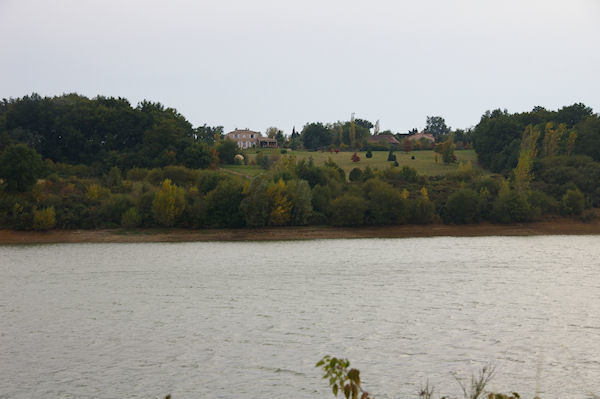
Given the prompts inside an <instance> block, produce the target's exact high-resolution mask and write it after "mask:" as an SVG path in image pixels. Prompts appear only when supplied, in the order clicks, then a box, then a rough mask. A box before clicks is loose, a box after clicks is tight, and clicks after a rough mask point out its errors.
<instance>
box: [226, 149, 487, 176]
mask: <svg viewBox="0 0 600 399" xmlns="http://www.w3.org/2000/svg"><path fill="white" fill-rule="evenodd" d="M263 152H265V153H268V154H271V153H272V154H280V150H279V149H263ZM247 154H248V157H249V160H250V162H249V163H250V164H249V165H225V166H223V169H225V170H226V171H230V172H232V173H234V174H240V175H246V176H256V175H257V174H260V173H262V172H264V170H263V169H261V168H260V167H258V166H256V165H252V163H253V161H254V159H255V158H256V151H249V152H247ZM352 154H353V153H352V152H339V153H337V154H336V153H335V152H334V153H330V152H319V151H305V150H298V151H291V150H288V153H287V154H285V156H294V157H296V161H300V160H302V159H308V158H309V157H312V158H313V161H314V163H315V165H322V164H324V163H325V162H327V160H328V159H329V158H331V159H332V160H333V161H334V162H335V163H337V164H338V165H339V166H340V167H341V168H342V169H344V171H345V172H346V176H347V175H348V174H349V173H350V171H351V170H352V169H353V168H355V167H359V168H361V169H364V168H366V167H367V166H370V167H371V168H372V169H379V170H382V169H386V168H389V167H390V166H391V165H393V162H388V161H387V157H388V152H387V151H373V157H372V158H370V159H369V158H367V157H366V156H365V151H360V152H358V156H359V157H360V161H359V162H352V160H351V159H350V158H351V157H352ZM395 154H396V158H397V160H398V163H399V164H400V167H402V166H405V165H406V166H410V167H412V168H415V169H416V170H417V171H418V172H419V174H422V175H428V176H437V175H445V174H446V173H448V172H451V171H454V170H456V169H457V168H458V162H457V163H455V164H450V165H446V164H444V163H443V162H442V157H441V156H440V155H438V162H437V163H436V162H435V153H434V152H433V151H413V152H411V153H408V154H407V153H404V152H401V151H396V152H395ZM454 154H455V155H456V158H457V159H458V161H459V162H460V161H462V162H467V161H471V163H472V164H473V167H477V154H475V151H474V150H460V151H455V152H454ZM281 156H284V155H281ZM412 156H414V157H415V159H411V157H412Z"/></svg>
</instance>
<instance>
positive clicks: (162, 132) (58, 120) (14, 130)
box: [0, 94, 222, 173]
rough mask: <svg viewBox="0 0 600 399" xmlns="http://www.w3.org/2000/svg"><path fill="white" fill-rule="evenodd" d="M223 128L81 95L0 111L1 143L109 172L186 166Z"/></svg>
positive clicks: (9, 105) (17, 102)
mask: <svg viewBox="0 0 600 399" xmlns="http://www.w3.org/2000/svg"><path fill="white" fill-rule="evenodd" d="M220 133H222V127H217V128H211V127H207V126H206V125H204V126H202V127H199V128H197V129H193V128H192V125H191V124H190V123H189V122H188V121H187V120H186V119H185V118H184V117H183V116H182V115H181V114H179V113H178V112H177V111H176V110H174V109H172V108H167V107H164V106H163V105H162V104H160V103H153V102H150V101H142V102H141V103H140V104H139V105H138V106H137V107H135V108H133V107H132V106H131V104H130V103H129V102H128V101H127V100H126V99H123V98H112V97H110V98H107V97H102V96H98V97H96V98H94V99H88V98H87V97H84V96H80V95H77V94H65V95H62V96H58V97H52V98H50V97H40V96H39V95H37V94H32V95H31V96H25V97H22V98H18V99H11V100H4V101H3V102H2V106H1V107H0V138H2V139H1V140H0V141H2V142H5V144H4V145H8V144H10V143H22V144H26V145H28V146H31V147H32V148H34V149H35V150H36V151H37V152H38V153H40V154H41V156H42V157H43V158H48V159H51V160H52V161H54V162H61V163H67V164H85V165H89V166H93V167H94V168H96V169H98V172H99V173H103V172H106V171H107V170H108V169H110V167H112V166H118V167H119V168H121V169H129V168H132V167H135V166H137V167H157V166H165V165H170V164H181V163H183V155H184V154H183V151H184V149H185V148H187V147H188V146H189V145H191V144H192V143H194V142H204V143H206V144H209V145H212V144H213V143H214V140H215V137H217V138H218V137H219V135H220Z"/></svg>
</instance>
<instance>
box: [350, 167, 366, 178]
mask: <svg viewBox="0 0 600 399" xmlns="http://www.w3.org/2000/svg"><path fill="white" fill-rule="evenodd" d="M362 174H363V173H362V170H361V169H360V168H354V169H352V170H351V171H350V174H349V175H348V178H349V179H350V181H360V180H361V179H362Z"/></svg>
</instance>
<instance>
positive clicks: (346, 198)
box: [331, 194, 367, 226]
mask: <svg viewBox="0 0 600 399" xmlns="http://www.w3.org/2000/svg"><path fill="white" fill-rule="evenodd" d="M331 209H332V211H333V212H332V213H333V215H332V216H333V217H332V222H333V224H334V225H337V226H358V225H361V224H363V223H364V220H365V212H366V210H367V201H365V199H363V198H361V197H359V196H356V195H353V194H344V195H343V196H341V197H338V198H336V199H335V200H333V201H332V202H331Z"/></svg>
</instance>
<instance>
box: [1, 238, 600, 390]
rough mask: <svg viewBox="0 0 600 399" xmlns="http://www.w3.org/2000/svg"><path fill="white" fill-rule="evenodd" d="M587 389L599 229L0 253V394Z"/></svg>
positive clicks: (598, 282) (597, 362)
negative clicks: (341, 380)
mask: <svg viewBox="0 0 600 399" xmlns="http://www.w3.org/2000/svg"><path fill="white" fill-rule="evenodd" d="M325 354H332V355H336V356H342V357H347V358H349V359H350V360H351V361H352V364H353V366H356V367H357V368H359V369H360V370H361V375H362V377H363V385H364V386H365V387H366V388H368V389H369V391H371V393H375V394H376V395H377V397H378V398H406V397H415V396H416V395H415V392H416V391H417V389H418V388H419V386H420V385H421V384H422V383H424V382H425V381H426V380H427V379H429V381H430V383H432V384H433V385H435V386H437V387H439V388H441V390H442V393H449V394H451V395H454V396H457V395H458V393H459V387H458V384H457V383H456V381H455V375H457V376H459V377H460V376H465V377H466V376H468V375H470V373H471V372H475V371H477V370H478V369H479V368H480V367H481V366H482V365H484V364H485V363H487V362H492V363H494V364H495V365H496V367H497V375H496V377H495V378H494V380H493V381H492V384H491V388H492V389H497V390H504V391H506V390H508V389H512V390H517V391H519V392H521V393H524V394H526V395H527V396H529V397H531V396H533V394H534V393H535V389H536V385H537V386H538V387H539V390H540V392H541V396H542V397H544V398H559V397H560V398H586V397H591V395H592V394H595V395H600V237H598V236H584V237H578V236H568V237H564V236H553V237H483V238H446V237H443V238H419V239H364V240H324V241H303V242H275V243H263V242H261V243H258V242H250V243H178V244H64V245H41V246H0V397H2V398H34V397H37V398H41V397H47V398H58V397H60V398H117V397H127V398H132V397H139V398H154V397H159V396H163V397H164V395H165V394H167V393H172V394H173V395H174V399H179V398H259V397H260V398H292V397H293V398H315V397H323V398H328V397H331V398H333V396H331V394H330V391H328V387H327V386H326V382H325V381H324V380H322V379H321V378H320V373H319V370H317V369H315V367H314V364H315V363H316V362H317V361H318V360H319V359H320V358H321V357H322V356H323V355H325Z"/></svg>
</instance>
